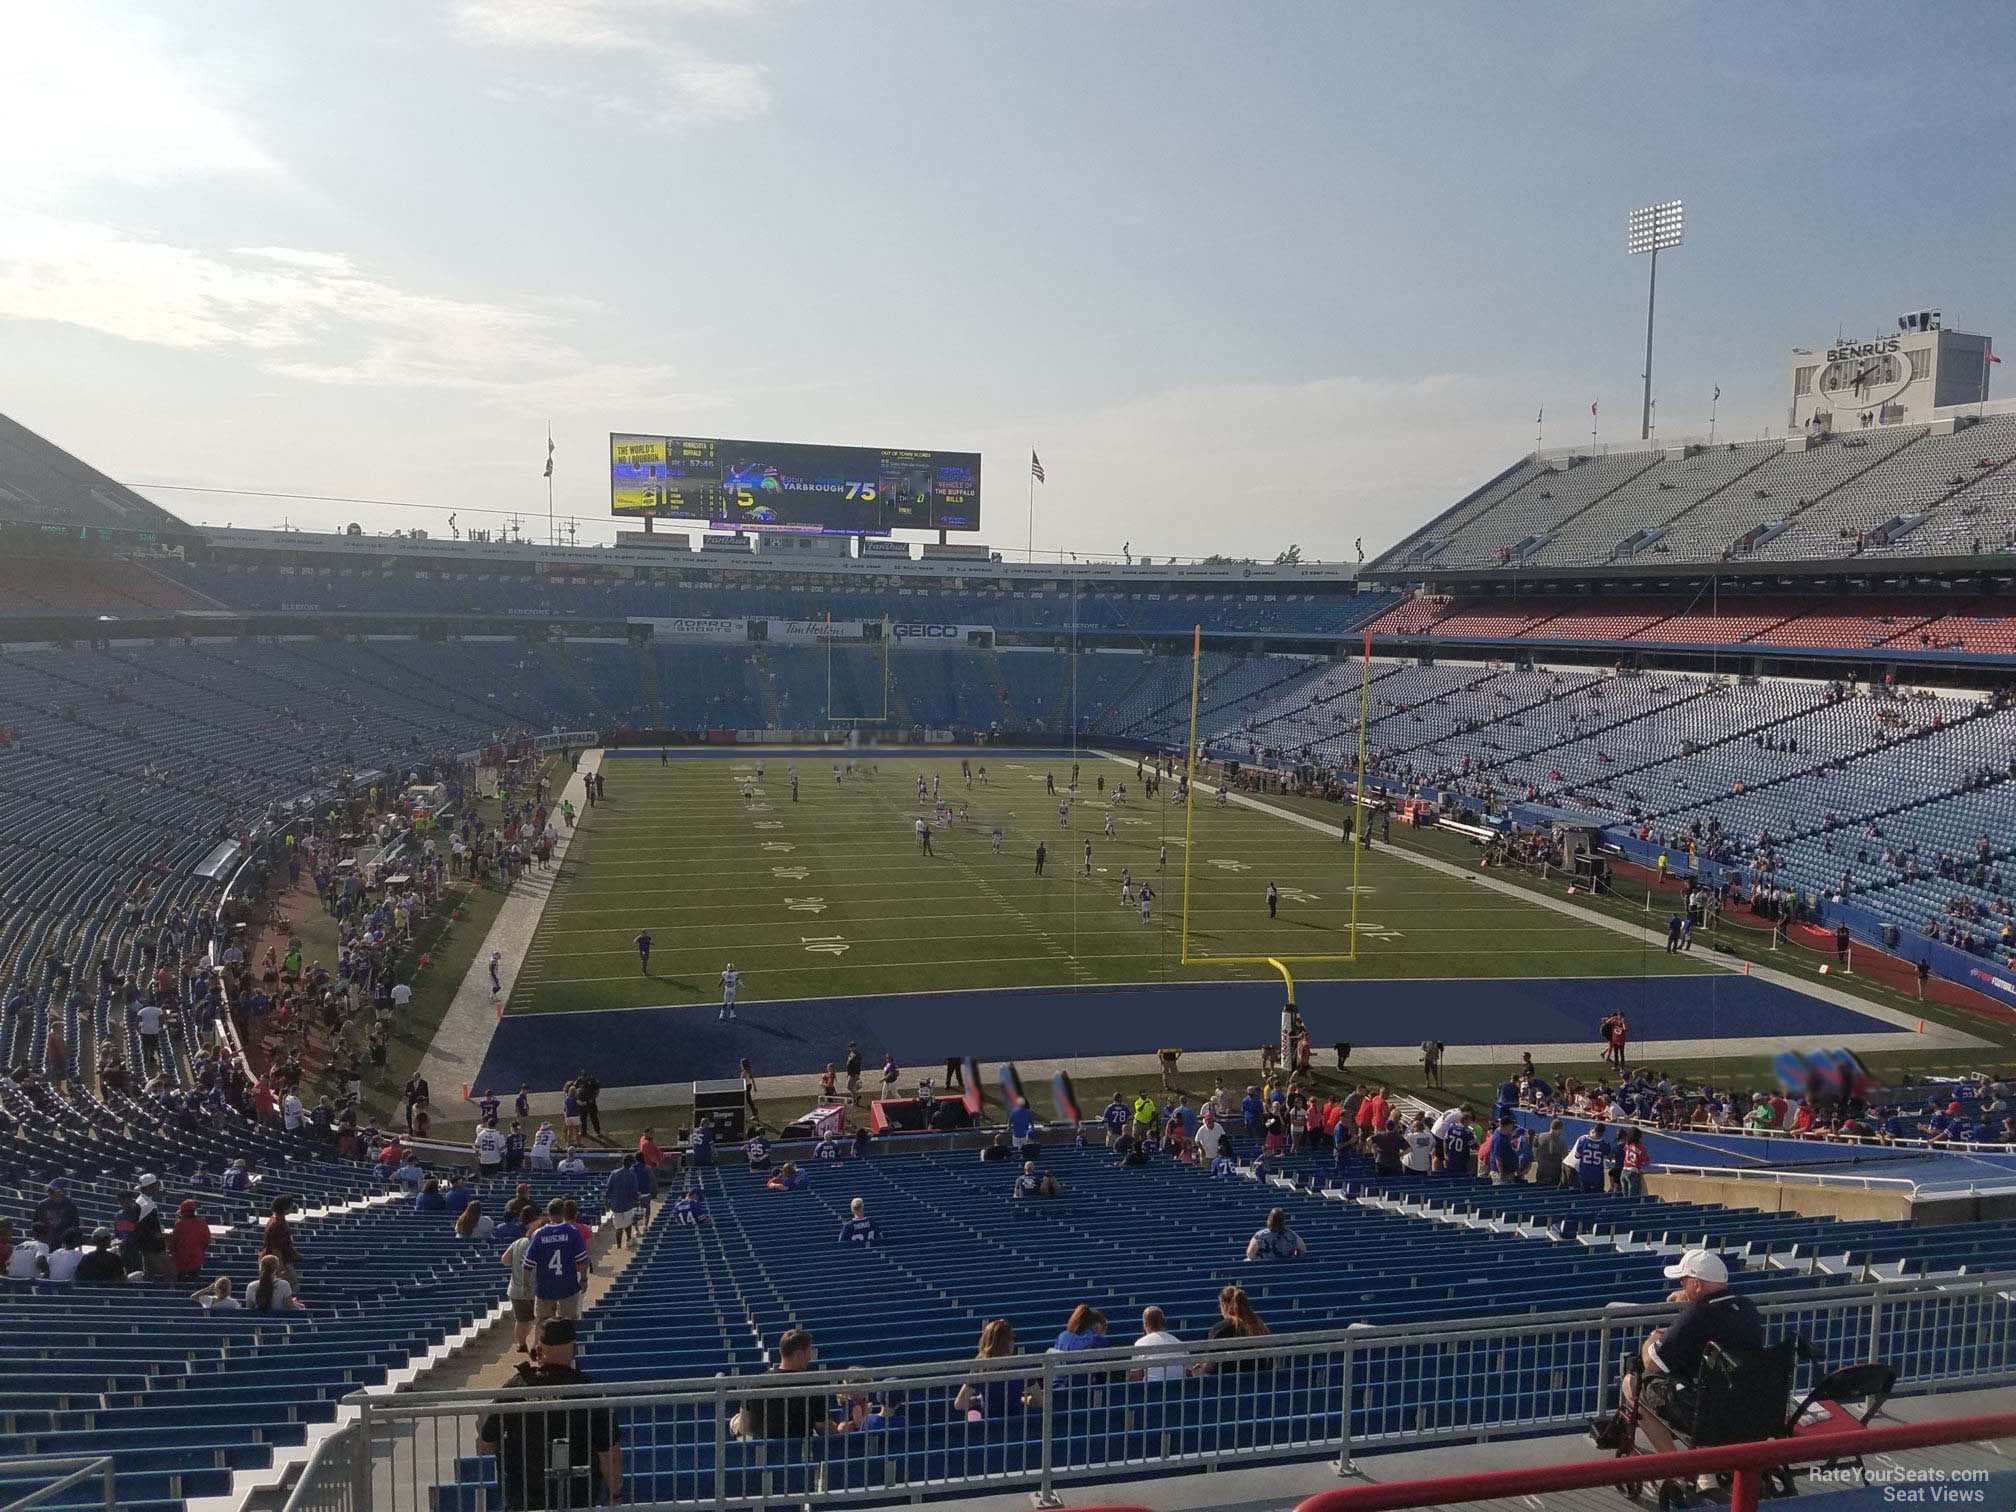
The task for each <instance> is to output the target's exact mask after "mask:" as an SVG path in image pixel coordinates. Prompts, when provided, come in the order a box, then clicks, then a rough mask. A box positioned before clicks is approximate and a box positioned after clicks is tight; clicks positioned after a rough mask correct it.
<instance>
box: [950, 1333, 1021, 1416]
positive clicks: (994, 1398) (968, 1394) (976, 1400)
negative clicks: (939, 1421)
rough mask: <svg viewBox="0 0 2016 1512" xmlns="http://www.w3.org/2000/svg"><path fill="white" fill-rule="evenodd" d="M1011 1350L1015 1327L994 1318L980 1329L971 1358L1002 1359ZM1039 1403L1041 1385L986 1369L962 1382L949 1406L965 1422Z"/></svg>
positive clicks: (1007, 1414)
mask: <svg viewBox="0 0 2016 1512" xmlns="http://www.w3.org/2000/svg"><path fill="white" fill-rule="evenodd" d="M1014 1354H1015V1327H1014V1325H1013V1324H1012V1323H1010V1322H1009V1321H1008V1320H1007V1319H1006V1318H996V1319H994V1320H993V1321H992V1322H990V1323H989V1324H987V1326H986V1327H985V1328H982V1329H981V1330H980V1347H979V1349H978V1350H977V1351H976V1352H975V1354H974V1358H975V1359H979V1360H1006V1359H1009V1358H1011V1357H1012V1356H1013V1355H1014ZM1042 1405H1043V1391H1042V1388H1041V1387H1040V1386H1039V1385H1037V1384H1036V1383H1035V1382H1033V1381H1026V1380H1023V1379H1021V1378H1020V1377H1017V1376H1014V1375H1010V1374H1008V1373H1006V1372H997V1371H987V1372H984V1373H982V1374H980V1375H977V1376H975V1377H974V1378H973V1379H972V1380H970V1381H966V1382H963V1383H962V1384H961V1385H960V1387H959V1394H958V1395H957V1396H955V1397H954V1398H953V1399H952V1410H953V1411H954V1412H955V1413H957V1414H959V1415H960V1416H961V1417H963V1418H965V1419H966V1420H967V1421H968V1422H969V1423H977V1422H979V1421H981V1420H982V1419H991V1420H992V1421H995V1422H999V1421H1001V1420H1002V1419H1004V1418H1006V1417H1008V1416H1010V1415H1011V1414H1013V1413H1018V1412H1021V1411H1023V1410H1025V1409H1027V1408H1032V1407H1040V1406H1042Z"/></svg>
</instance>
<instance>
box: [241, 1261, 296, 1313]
mask: <svg viewBox="0 0 2016 1512" xmlns="http://www.w3.org/2000/svg"><path fill="white" fill-rule="evenodd" d="M300 1305H301V1300H300V1298H298V1297H296V1296H295V1295H294V1287H293V1285H292V1283H290V1282H289V1281H288V1280H287V1278H286V1275H285V1272H284V1267H282V1265H281V1264H280V1257H279V1256H278V1255H274V1254H265V1255H261V1256H260V1257H259V1279H258V1280H257V1281H256V1282H254V1283H253V1286H252V1311H254V1312H278V1311H280V1310H281V1309H282V1308H288V1307H299V1306H300Z"/></svg>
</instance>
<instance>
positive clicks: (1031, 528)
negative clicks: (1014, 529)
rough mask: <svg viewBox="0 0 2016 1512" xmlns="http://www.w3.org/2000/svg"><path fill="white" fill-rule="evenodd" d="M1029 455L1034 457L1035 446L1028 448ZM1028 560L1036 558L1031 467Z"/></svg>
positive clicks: (1030, 472)
mask: <svg viewBox="0 0 2016 1512" xmlns="http://www.w3.org/2000/svg"><path fill="white" fill-rule="evenodd" d="M1029 456H1030V458H1031V459H1032V460H1033V459H1034V458H1035V456H1036V448H1035V447H1033V446H1032V447H1030V448H1029ZM1029 560H1030V561H1032V562H1033V561H1035V560H1036V469H1035V468H1033V467H1032V468H1030V469H1029Z"/></svg>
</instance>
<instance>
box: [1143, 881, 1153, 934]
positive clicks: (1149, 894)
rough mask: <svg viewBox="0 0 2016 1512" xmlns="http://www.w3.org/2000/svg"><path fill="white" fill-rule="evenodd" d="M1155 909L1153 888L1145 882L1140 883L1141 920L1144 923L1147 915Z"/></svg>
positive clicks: (1146, 920) (1147, 917)
mask: <svg viewBox="0 0 2016 1512" xmlns="http://www.w3.org/2000/svg"><path fill="white" fill-rule="evenodd" d="M1154 911H1155V889H1154V888H1152V887H1150V886H1149V885H1148V884H1147V883H1146V882H1143V883H1142V884H1141V922H1142V923H1143V924H1146V923H1147V922H1148V919H1149V915H1150V914H1152V913H1153V912H1154Z"/></svg>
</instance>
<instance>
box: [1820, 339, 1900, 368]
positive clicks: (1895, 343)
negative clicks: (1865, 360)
mask: <svg viewBox="0 0 2016 1512" xmlns="http://www.w3.org/2000/svg"><path fill="white" fill-rule="evenodd" d="M1903 349H1904V341H1903V338H1901V337H1898V336H1885V337H1880V338H1878V339H1877V340H1875V341H1849V342H1843V343H1842V344H1841V345H1839V346H1831V347H1829V348H1827V360H1828V361H1829V362H1846V361H1847V360H1848V359H1849V358H1851V357H1881V356H1882V355H1883V354H1884V353H1885V352H1898V351H1902V350H1903Z"/></svg>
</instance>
